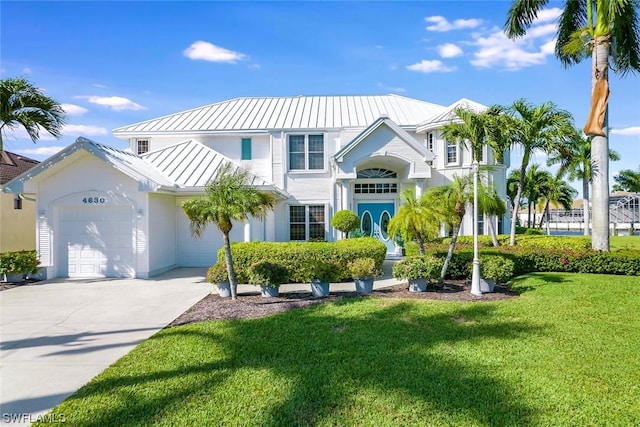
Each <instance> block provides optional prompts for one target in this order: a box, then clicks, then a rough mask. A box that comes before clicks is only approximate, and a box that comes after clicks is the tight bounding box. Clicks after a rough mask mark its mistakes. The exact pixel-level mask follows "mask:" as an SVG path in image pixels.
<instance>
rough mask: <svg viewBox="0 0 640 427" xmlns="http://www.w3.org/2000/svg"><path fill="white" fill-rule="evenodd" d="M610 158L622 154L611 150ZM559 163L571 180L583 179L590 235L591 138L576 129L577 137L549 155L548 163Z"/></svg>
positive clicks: (586, 234)
mask: <svg viewBox="0 0 640 427" xmlns="http://www.w3.org/2000/svg"><path fill="white" fill-rule="evenodd" d="M609 160H612V161H617V160H620V155H619V154H618V153H616V152H615V151H613V150H609ZM554 164H559V165H560V169H559V170H558V174H559V175H561V176H566V177H567V178H569V180H571V181H575V180H578V179H579V180H581V181H582V209H583V219H584V235H585V236H588V235H589V234H590V233H589V230H590V225H591V219H590V218H589V216H590V210H589V185H590V184H591V181H592V178H593V169H594V167H593V163H592V162H591V139H590V138H588V137H586V136H583V135H581V132H580V131H577V130H576V134H575V138H574V139H573V140H571V141H567V144H565V145H563V146H561V147H559V148H558V151H557V153H556V154H555V155H553V156H551V157H549V160H548V161H547V165H549V166H551V165H554Z"/></svg>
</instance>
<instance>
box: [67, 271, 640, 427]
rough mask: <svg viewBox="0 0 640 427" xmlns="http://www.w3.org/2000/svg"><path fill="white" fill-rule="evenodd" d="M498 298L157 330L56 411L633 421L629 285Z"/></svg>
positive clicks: (242, 417) (127, 419)
mask: <svg viewBox="0 0 640 427" xmlns="http://www.w3.org/2000/svg"><path fill="white" fill-rule="evenodd" d="M513 286H514V287H515V288H516V289H519V290H521V291H522V292H523V293H522V295H521V296H520V297H519V298H515V299H511V300H503V301H496V302H479V303H460V302H443V301H424V300H420V301H418V300H393V299H382V298H381V299H374V298H357V299H349V300H343V301H342V302H339V303H332V304H323V305H319V306H315V307H313V308H310V309H303V310H294V311H290V312H286V313H282V314H278V315H274V316H271V317H267V318H262V319H254V320H242V321H224V322H207V323H201V324H193V325H187V326H183V327H176V328H171V329H167V330H164V331H161V332H160V333H158V334H156V335H155V336H153V337H152V338H151V339H149V340H147V341H146V342H144V343H143V344H141V345H140V346H138V347H137V348H136V349H135V350H133V351H132V352H131V353H130V354H128V355H127V356H125V357H124V358H122V359H121V360H120V361H118V362H117V363H116V364H114V365H113V366H112V367H110V368H109V369H107V370H106V371H105V372H103V373H102V374H101V375H99V376H98V377H96V378H95V379H94V380H92V381H91V382H90V383H89V384H88V385H86V386H85V387H83V388H82V389H81V390H79V391H78V392H77V393H76V394H74V395H73V396H72V397H70V398H69V399H68V400H67V401H66V402H64V403H63V404H61V405H60V406H58V407H57V408H56V409H55V412H56V413H58V414H64V415H65V417H66V419H67V423H68V425H74V426H95V425H100V426H107V425H113V426H137V425H141V424H155V425H165V426H188V425H193V426H201V425H220V426H222V425H225V426H240V425H255V426H265V425H266V426H269V425H273V426H290V425H336V426H338V425H358V426H360V425H372V426H374V425H375V426H399V425H415V426H424V425H455V426H466V425H469V426H471V425H474V426H476V425H479V426H483V425H485V426H494V425H496V426H507V425H512V426H524V425H536V426H539V425H549V426H561V425H574V426H575V425H580V426H582V425H620V426H622V425H625V426H626V425H639V424H640V404H639V403H638V402H640V356H639V355H640V339H639V336H640V335H639V334H640V332H639V331H640V314H639V312H638V307H640V292H639V291H640V287H639V284H638V278H637V277H620V276H598V275H581V274H556V273H538V274H531V275H528V276H524V277H520V278H517V279H514V281H513Z"/></svg>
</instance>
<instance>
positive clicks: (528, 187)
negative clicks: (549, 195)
mask: <svg viewBox="0 0 640 427" xmlns="http://www.w3.org/2000/svg"><path fill="white" fill-rule="evenodd" d="M551 178H552V176H551V174H550V173H549V172H548V171H546V170H543V169H540V166H538V165H536V164H533V165H531V167H530V168H529V169H528V170H527V175H526V176H525V178H524V191H523V195H524V196H525V197H526V199H527V227H528V228H532V227H531V223H532V220H531V215H532V209H533V207H535V206H536V205H537V204H538V200H540V198H541V197H542V196H543V192H544V186H545V185H546V184H547V182H548V181H549V180H550V179H551ZM535 222H536V221H535V217H534V218H533V227H534V228H535Z"/></svg>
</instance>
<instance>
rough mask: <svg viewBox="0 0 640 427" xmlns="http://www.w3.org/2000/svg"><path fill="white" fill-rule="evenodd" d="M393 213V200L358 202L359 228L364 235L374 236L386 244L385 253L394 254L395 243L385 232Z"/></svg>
mask: <svg viewBox="0 0 640 427" xmlns="http://www.w3.org/2000/svg"><path fill="white" fill-rule="evenodd" d="M394 214H395V203H393V202H359V203H358V216H359V217H360V229H361V230H362V232H363V233H364V235H365V236H371V237H375V238H376V239H378V240H380V241H381V242H382V243H384V244H385V245H387V255H395V254H396V245H395V244H394V243H393V239H391V238H390V237H389V234H388V233H387V227H388V226H389V220H390V219H391V218H392V217H393V215H394Z"/></svg>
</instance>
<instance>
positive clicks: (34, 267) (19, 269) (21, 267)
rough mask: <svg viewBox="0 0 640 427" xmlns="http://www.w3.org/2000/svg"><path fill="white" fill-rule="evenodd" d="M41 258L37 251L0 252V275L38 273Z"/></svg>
mask: <svg viewBox="0 0 640 427" xmlns="http://www.w3.org/2000/svg"><path fill="white" fill-rule="evenodd" d="M39 265H40V260H39V259H38V253H37V252H36V251H17V252H3V253H1V254H0V275H4V274H11V273H37V272H38V266H39Z"/></svg>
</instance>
